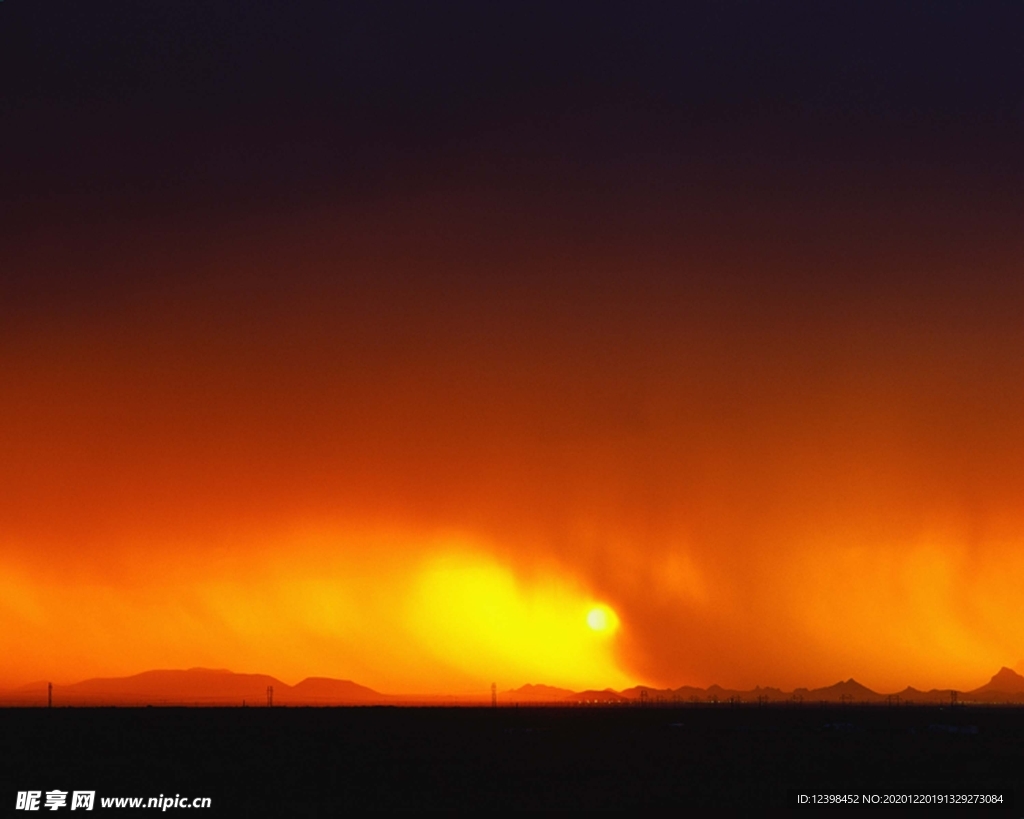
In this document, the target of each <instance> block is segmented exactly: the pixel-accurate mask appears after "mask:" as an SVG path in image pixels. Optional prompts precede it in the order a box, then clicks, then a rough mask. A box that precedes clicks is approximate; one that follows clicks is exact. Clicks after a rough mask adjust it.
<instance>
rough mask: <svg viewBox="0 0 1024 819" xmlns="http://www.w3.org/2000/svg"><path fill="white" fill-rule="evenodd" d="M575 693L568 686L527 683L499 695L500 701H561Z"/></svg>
mask: <svg viewBox="0 0 1024 819" xmlns="http://www.w3.org/2000/svg"><path fill="white" fill-rule="evenodd" d="M574 693H575V692H574V691H571V690H570V689H568V688H558V687H556V686H553V685H534V684H532V683H527V684H526V685H521V686H519V688H512V689H510V690H508V691H502V692H501V693H500V694H499V695H498V697H499V701H500V702H561V701H562V700H564V699H566V698H567V697H571V696H572V695H573V694H574Z"/></svg>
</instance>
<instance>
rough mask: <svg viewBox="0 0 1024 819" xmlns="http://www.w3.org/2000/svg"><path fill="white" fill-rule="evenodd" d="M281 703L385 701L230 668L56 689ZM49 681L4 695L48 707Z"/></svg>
mask: <svg viewBox="0 0 1024 819" xmlns="http://www.w3.org/2000/svg"><path fill="white" fill-rule="evenodd" d="M271 687H272V688H273V689H274V702H275V703H281V704H284V703H288V704H292V705H299V704H310V705H313V704H316V705H328V704H338V705H343V704H357V703H365V702H376V701H382V700H385V699H386V697H384V696H383V695H381V694H378V693H377V692H376V691H373V690H372V689H369V688H366V687H364V686H361V685H357V684H356V683H353V682H349V681H348V680H331V679H326V678H322V677H320V678H310V679H306V680H303V681H302V682H301V683H299V684H298V685H296V686H289V685H287V684H286V683H283V682H281V681H280V680H279V679H277V678H276V677H271V676H269V675H267V674H236V673H235V672H232V671H227V670H225V669H210V668H190V669H187V670H159V671H144V672H142V673H141V674H134V675H132V676H130V677H101V678H95V679H90V680H83V681H82V682H79V683H74V684H72V685H55V686H54V687H53V702H54V705H59V706H63V705H242V704H243V703H245V704H247V705H264V704H266V702H267V689H268V688H271ZM46 696H47V691H46V683H45V682H44V683H32V684H31V685H29V686H22V687H21V688H19V689H15V690H13V691H8V692H4V693H3V694H0V702H3V703H7V704H11V705H44V704H45V703H46Z"/></svg>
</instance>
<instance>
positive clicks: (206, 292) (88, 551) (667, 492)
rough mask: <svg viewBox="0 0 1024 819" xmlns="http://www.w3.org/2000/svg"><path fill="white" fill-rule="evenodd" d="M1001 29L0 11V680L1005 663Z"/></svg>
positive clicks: (678, 15)
mask: <svg viewBox="0 0 1024 819" xmlns="http://www.w3.org/2000/svg"><path fill="white" fill-rule="evenodd" d="M1022 35H1024V6H1022V5H1021V4H1020V3H1011V2H1006V3H998V2H993V3H983V4H961V3H942V2H928V3H925V2H921V3H879V4H864V3H828V4H821V3H807V4H792V3H782V4H777V3H730V2H725V3H708V4H689V3H687V4H679V5H676V4H650V5H643V6H642V7H641V8H639V9H638V8H637V6H636V5H635V4H629V3H622V4H605V3H601V4H597V3H579V4H573V3H555V4H551V3H546V4H545V3H540V4H530V3H525V4H523V3H509V4H503V5H502V7H501V8H500V9H496V8H495V6H494V4H490V3H478V4H473V3H465V4H417V3H410V4H404V3H387V4H377V3H343V4H309V7H308V8H307V7H305V6H303V7H301V8H300V7H299V6H297V5H295V4H284V3H269V2H219V3H208V2H203V3H200V2H173V3H172V2H152V3H145V4H141V3H132V2H119V3H114V2H106V0H99V1H98V2H93V3H71V2H66V3H45V4H44V3H30V2H24V1H22V2H19V0H8V1H7V2H4V3H0V69H2V76H3V77H4V80H3V83H4V88H3V91H2V92H0V125H2V129H0V149H2V154H0V157H2V158H0V656H2V657H3V663H2V664H0V686H4V687H6V686H13V685H20V684H23V683H27V682H30V681H33V680H40V679H50V680H53V681H54V682H59V683H65V682H74V681H77V680H81V679H84V678H86V677H90V676H112V675H121V674H132V673H137V672H140V671H144V670H147V669H153V668H189V667H193V666H204V667H212V668H230V669H232V670H235V671H246V672H260V673H266V674H272V675H275V676H277V677H279V678H280V679H282V680H284V681H286V682H288V683H295V682H298V681H299V680H300V679H302V678H303V677H306V676H314V675H316V676H329V677H337V678H343V679H352V680H355V681H357V682H359V683H361V684H363V685H368V686H371V687H373V688H375V689H377V690H379V691H384V692H389V693H443V692H447V693H471V692H483V693H486V692H488V691H489V686H490V684H491V682H492V681H493V682H496V683H497V685H498V686H499V688H501V689H506V688H511V687H514V686H519V685H522V684H524V683H528V682H533V683H546V684H550V685H560V686H565V687H571V688H574V689H577V690H579V689H582V688H604V687H606V686H612V687H615V688H623V687H625V686H628V685H632V684H636V683H645V684H649V685H656V686H672V687H677V686H681V685H699V686H707V685H709V684H711V683H719V684H721V685H723V686H729V687H733V688H749V687H753V686H754V685H758V684H759V685H772V686H779V687H782V688H786V689H789V688H792V687H795V686H808V687H814V686H818V685H826V684H830V683H833V682H835V681H836V680H839V679H846V678H849V677H851V676H852V677H855V678H856V679H858V680H859V681H860V682H862V683H864V684H865V685H868V686H869V687H871V688H873V689H875V690H878V691H891V690H897V689H900V688H903V687H904V686H906V685H914V686H916V687H918V688H923V689H927V688H932V687H953V688H959V689H961V690H963V689H969V688H972V687H975V686H977V685H980V684H981V683H983V682H985V681H986V680H987V679H988V677H989V676H991V675H992V674H993V673H994V672H995V671H996V670H998V669H999V667H1000V666H1004V665H1005V666H1016V667H1017V669H1018V670H1020V671H1024V665H1022V664H1021V661H1022V660H1024V594H1022V591H1021V589H1022V584H1024V193H1022V192H1024V151H1022V149H1021V146H1022V145H1024V60H1022V59H1021V52H1020V43H1021V37H1022ZM595 612H598V613H595ZM595 624H596V625H597V626H598V628H594V627H593V626H594V625H595Z"/></svg>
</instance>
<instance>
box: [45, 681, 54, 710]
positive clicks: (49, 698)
mask: <svg viewBox="0 0 1024 819" xmlns="http://www.w3.org/2000/svg"><path fill="white" fill-rule="evenodd" d="M46 707H47V708H53V683H47V684H46Z"/></svg>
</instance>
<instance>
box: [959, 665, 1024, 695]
mask: <svg viewBox="0 0 1024 819" xmlns="http://www.w3.org/2000/svg"><path fill="white" fill-rule="evenodd" d="M962 699H964V700H967V701H974V702H1024V677H1022V676H1021V675H1020V674H1018V673H1017V672H1016V671H1013V670H1012V669H1010V668H1006V666H1003V667H1002V668H1000V669H999V671H997V672H996V673H995V674H994V675H993V676H992V679H991V680H989V681H988V682H987V683H985V684H984V685H983V686H981V687H980V688H975V689H974V690H973V691H967V692H965V693H964V694H963V695H962Z"/></svg>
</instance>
